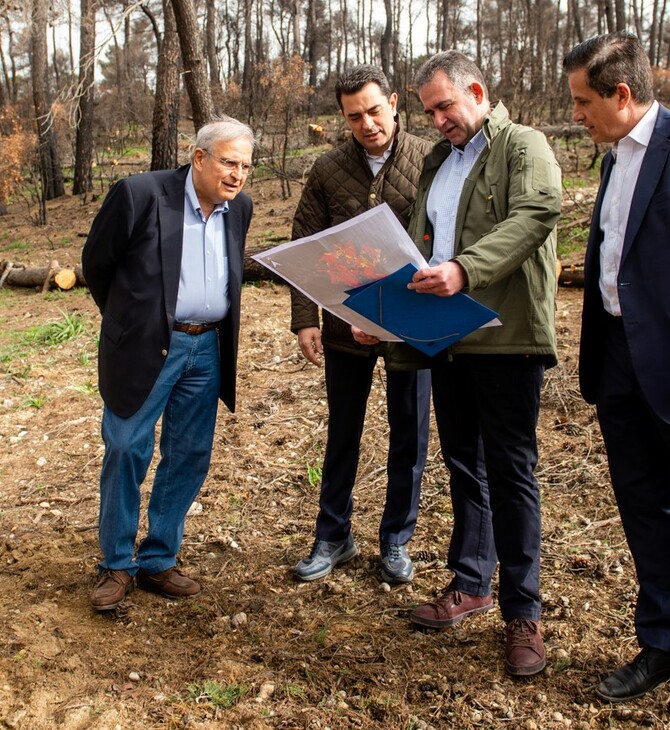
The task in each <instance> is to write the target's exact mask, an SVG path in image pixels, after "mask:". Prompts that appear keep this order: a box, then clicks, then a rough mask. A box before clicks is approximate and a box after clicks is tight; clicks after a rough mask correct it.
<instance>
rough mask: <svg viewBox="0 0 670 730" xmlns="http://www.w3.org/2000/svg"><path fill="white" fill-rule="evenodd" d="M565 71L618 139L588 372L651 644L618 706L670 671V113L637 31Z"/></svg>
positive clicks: (600, 42) (594, 270)
mask: <svg viewBox="0 0 670 730" xmlns="http://www.w3.org/2000/svg"><path fill="white" fill-rule="evenodd" d="M564 67H565V69H566V71H567V73H568V82H569V85H570V92H571V94H572V98H573V101H574V110H573V118H574V120H575V121H576V122H581V123H582V124H583V125H584V126H585V127H586V128H587V129H588V131H589V132H590V134H591V136H592V138H593V141H594V142H596V143H600V142H610V143H613V148H612V150H611V151H609V152H608V153H607V154H606V155H605V158H604V159H603V163H602V167H601V186H600V191H599V193H598V198H597V200H596V204H595V210H594V213H593V220H592V224H591V235H590V237H589V243H588V248H587V252H586V262H585V270H584V276H585V287H584V311H583V319H582V338H581V350H580V364H579V376H580V385H581V390H582V394H583V396H584V398H585V400H586V401H587V402H589V403H595V404H596V407H597V412H598V419H599V421H600V426H601V430H602V433H603V438H604V441H605V447H606V449H607V456H608V461H609V468H610V476H611V479H612V486H613V488H614V493H615V496H616V499H617V503H618V506H619V512H620V514H621V522H622V524H623V528H624V531H625V534H626V539H627V541H628V545H629V547H630V550H631V553H632V555H633V559H634V561H635V567H636V570H637V577H638V581H639V585H640V588H639V594H638V600H637V607H636V612H635V631H636V634H637V639H638V643H639V645H640V647H641V651H640V652H639V654H638V655H637V657H636V658H635V659H634V660H633V662H632V663H630V664H626V665H625V666H623V667H622V668H620V669H618V670H617V671H615V672H613V673H612V674H610V675H609V676H608V677H606V678H605V679H604V680H603V681H602V682H601V683H600V684H599V686H598V688H597V690H596V692H597V694H598V695H599V696H600V697H601V698H603V699H605V700H609V701H611V702H616V701H621V700H629V699H632V698H634V697H639V696H640V695H642V694H644V693H645V692H648V691H649V690H651V689H653V688H654V687H656V686H657V685H658V684H660V683H661V682H664V681H666V680H668V679H670V563H668V556H670V460H669V459H668V454H669V453H670V285H669V282H670V243H669V231H670V166H669V165H668V159H669V157H670V111H668V110H667V109H665V108H664V107H662V106H660V105H659V104H658V102H656V101H654V98H653V78H652V74H651V68H650V66H649V61H648V60H647V55H646V53H645V51H644V49H643V48H642V45H641V44H640V42H639V40H638V39H637V38H636V37H635V36H633V35H630V34H627V33H613V34H610V35H605V36H598V37H596V38H592V39H590V40H588V41H585V42H584V43H581V44H580V45H578V46H576V47H575V48H573V49H572V50H571V51H570V53H568V55H567V56H566V57H565V60H564Z"/></svg>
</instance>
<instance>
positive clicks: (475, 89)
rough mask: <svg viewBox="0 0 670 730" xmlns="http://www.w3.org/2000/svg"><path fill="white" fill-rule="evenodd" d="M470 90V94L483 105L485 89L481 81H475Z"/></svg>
mask: <svg viewBox="0 0 670 730" xmlns="http://www.w3.org/2000/svg"><path fill="white" fill-rule="evenodd" d="M468 88H469V89H470V93H471V94H472V95H473V96H474V97H475V101H476V102H477V104H481V103H482V101H483V99H484V87H483V86H482V85H481V84H480V83H479V81H473V82H472V83H471V84H470V86H469V87H468Z"/></svg>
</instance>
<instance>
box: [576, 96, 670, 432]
mask: <svg viewBox="0 0 670 730" xmlns="http://www.w3.org/2000/svg"><path fill="white" fill-rule="evenodd" d="M611 170H612V154H611V152H608V153H607V154H606V155H605V158H604V159H603V163H602V167H601V181H602V182H601V186H600V190H599V192H598V197H597V199H596V205H595V210H594V213H593V220H592V222H591V234H590V236H589V243H588V248H587V250H586V261H585V266H584V282H585V283H584V310H583V315H582V337H581V346H580V361H579V378H580V386H581V391H582V395H583V396H584V399H585V400H586V401H587V402H589V403H594V402H595V400H596V397H597V394H598V386H599V383H600V376H601V370H602V357H603V353H604V338H605V333H606V325H605V319H606V317H605V310H604V308H603V304H602V297H601V295H600V289H599V287H598V277H599V274H600V244H601V241H602V232H601V230H600V224H599V222H600V209H601V206H602V199H603V194H604V191H605V187H606V185H607V181H608V180H609V176H610V173H611ZM618 292H619V300H620V302H621V312H622V318H623V325H624V329H625V332H626V339H627V341H628V346H629V349H630V354H631V358H632V361H633V367H634V368H635V374H636V376H637V379H638V382H639V383H640V387H641V388H642V391H643V393H644V396H645V398H646V400H647V401H648V403H649V405H650V406H651V407H652V409H653V410H654V412H655V413H656V415H657V416H659V417H660V418H661V419H663V420H664V421H665V422H666V423H670V111H669V110H668V109H666V108H665V107H661V108H660V110H659V113H658V116H657V118H656V124H655V126H654V132H653V134H652V136H651V141H650V143H649V147H648V148H647V152H646V154H645V156H644V160H643V162H642V167H641V169H640V175H639V177H638V181H637V185H636V187H635V192H634V194H633V200H632V204H631V209H630V215H629V218H628V225H627V227H626V234H625V238H624V245H623V252H622V257H621V266H620V269H619V277H618Z"/></svg>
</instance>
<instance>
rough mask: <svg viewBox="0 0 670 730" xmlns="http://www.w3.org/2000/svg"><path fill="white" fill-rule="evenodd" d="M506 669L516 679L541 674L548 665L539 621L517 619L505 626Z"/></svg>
mask: <svg viewBox="0 0 670 730" xmlns="http://www.w3.org/2000/svg"><path fill="white" fill-rule="evenodd" d="M505 642H506V643H505V669H506V670H507V671H508V673H509V674H513V675H514V676H515V677H527V676H529V675H531V674H537V673H538V672H541V671H542V670H543V669H544V667H545V666H546V664H547V658H546V655H545V652H544V643H543V641H542V633H541V631H540V622H539V621H530V620H529V619H525V618H515V619H512V620H511V621H509V622H508V623H507V625H506V626H505Z"/></svg>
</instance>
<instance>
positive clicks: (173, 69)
mask: <svg viewBox="0 0 670 730" xmlns="http://www.w3.org/2000/svg"><path fill="white" fill-rule="evenodd" d="M163 17H164V25H165V30H164V31H163V39H162V41H161V51H160V55H159V57H158V68H157V69H156V98H155V100H154V116H153V125H152V138H151V169H152V170H170V169H172V168H174V167H176V166H177V140H178V136H177V123H178V121H179V70H180V63H179V38H178V36H177V24H176V22H175V17H174V11H173V10H172V5H171V3H170V0H163Z"/></svg>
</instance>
